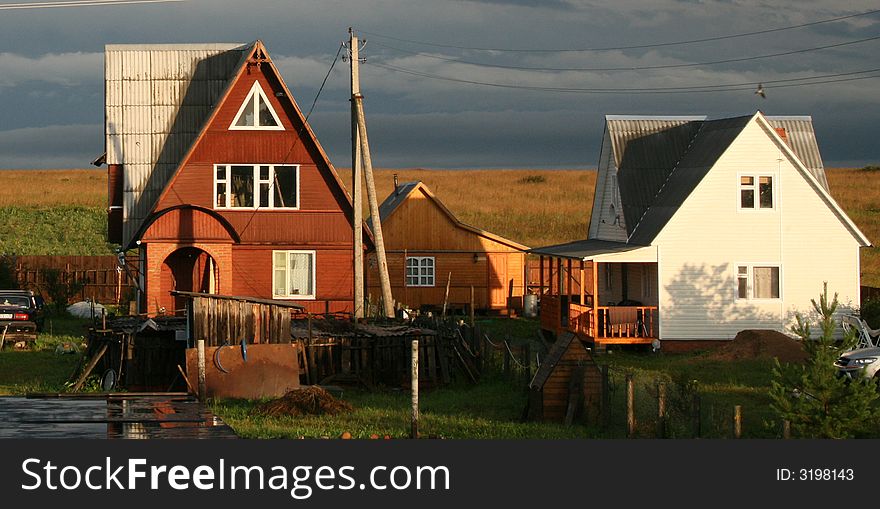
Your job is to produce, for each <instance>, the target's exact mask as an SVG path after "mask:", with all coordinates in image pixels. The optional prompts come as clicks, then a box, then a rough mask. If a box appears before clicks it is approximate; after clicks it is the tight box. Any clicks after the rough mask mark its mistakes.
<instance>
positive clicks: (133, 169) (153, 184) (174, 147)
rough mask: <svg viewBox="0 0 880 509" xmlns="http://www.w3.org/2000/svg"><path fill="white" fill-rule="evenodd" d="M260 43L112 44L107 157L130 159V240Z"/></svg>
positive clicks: (126, 221) (126, 199) (107, 65)
mask: <svg viewBox="0 0 880 509" xmlns="http://www.w3.org/2000/svg"><path fill="white" fill-rule="evenodd" d="M252 46H253V45H247V46H244V45H242V44H240V43H230V44H110V45H107V46H105V53H104V80H105V144H106V150H107V164H121V165H123V171H124V175H123V245H128V244H129V242H131V240H132V238H133V236H134V234H135V232H136V231H137V229H138V227H139V226H140V223H141V222H142V221H143V220H144V219H145V218H146V216H147V215H148V214H149V212H150V210H151V209H152V207H153V204H154V203H155V201H156V200H157V199H158V197H159V195H160V193H161V192H162V190H163V189H164V187H165V185H166V183H167V181H168V179H169V178H170V177H171V175H172V174H173V172H174V170H175V169H176V168H177V166H178V164H179V163H180V160H181V159H182V158H183V156H184V155H185V154H186V153H187V151H188V150H189V148H190V146H191V145H192V143H193V141H194V140H195V139H196V137H197V136H198V134H199V132H200V131H201V129H202V126H203V125H204V123H205V122H206V120H207V118H208V117H209V116H210V114H211V111H212V109H213V107H214V106H215V105H216V104H217V102H218V101H219V100H220V99H221V97H222V96H223V94H224V93H225V91H226V89H227V87H228V85H229V81H230V79H231V78H233V77H234V76H235V75H236V73H237V70H238V69H239V68H240V67H241V65H243V63H244V59H245V58H246V57H247V55H248V54H249V50H250V49H251V48H252Z"/></svg>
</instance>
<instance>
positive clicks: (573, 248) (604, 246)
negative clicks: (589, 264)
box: [529, 239, 645, 260]
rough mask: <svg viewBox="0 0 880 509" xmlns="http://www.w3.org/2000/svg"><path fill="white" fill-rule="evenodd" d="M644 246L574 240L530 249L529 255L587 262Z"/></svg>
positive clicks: (606, 241)
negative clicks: (602, 255) (597, 256)
mask: <svg viewBox="0 0 880 509" xmlns="http://www.w3.org/2000/svg"><path fill="white" fill-rule="evenodd" d="M642 247H645V246H639V245H636V244H632V243H626V242H613V241H610V240H599V239H588V240H576V241H574V242H568V243H565V244H557V245H555V246H546V247H539V248H535V249H530V250H529V253H531V254H536V255H545V256H555V257H558V258H571V259H573V260H588V259H590V258H591V257H593V256H596V255H600V254H609V253H623V252H626V251H633V250H635V249H639V248H642Z"/></svg>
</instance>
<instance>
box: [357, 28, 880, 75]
mask: <svg viewBox="0 0 880 509" xmlns="http://www.w3.org/2000/svg"><path fill="white" fill-rule="evenodd" d="M878 39H880V35H877V36H874V37H866V38H864V39H857V40H854V41H846V42H840V43H835V44H827V45H825V46H815V47H812V48H802V49H797V50H790V51H783V52H779V53H768V54H765V55H755V56H749V57H737V58H727V59H724V60H713V61H710V62H689V63H685V64H662V65H645V66H628V67H527V66H520V65H506V64H491V63H483V62H474V61H470V60H461V59H457V58H451V57H444V56H440V55H432V54H430V53H424V52H420V51H410V50H406V49H402V48H395V47H392V46H388V45H385V44H382V43H374V44H375V45H376V46H382V47H384V48H388V49H391V50H394V51H399V52H402V53H409V54H412V55H419V56H424V57H427V58H433V59H437V60H443V61H445V62H451V63H458V64H466V65H473V66H478V67H489V68H493V69H511V70H517V71H544V72H576V71H596V72H600V71H601V72H611V71H644V70H657V69H680V68H686V67H701V66H709V65H718V64H730V63H736V62H750V61H753V60H762V59H766V58H776V57H782V56H789V55H796V54H801V53H810V52H813V51H821V50H826V49H831V48H840V47H843V46H850V45H853V44H861V43H865V42H870V41H876V40H878Z"/></svg>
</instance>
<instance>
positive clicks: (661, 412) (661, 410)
mask: <svg viewBox="0 0 880 509" xmlns="http://www.w3.org/2000/svg"><path fill="white" fill-rule="evenodd" d="M657 436H658V437H659V438H666V383H665V382H658V383H657Z"/></svg>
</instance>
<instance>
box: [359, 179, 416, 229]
mask: <svg viewBox="0 0 880 509" xmlns="http://www.w3.org/2000/svg"><path fill="white" fill-rule="evenodd" d="M418 185H419V183H418V182H404V183H403V184H400V185H399V186H397V189H395V190H394V191H393V192H392V193H391V194H389V195H388V198H385V201H383V202H382V204H381V205H379V219H381V220H382V221H385V220H386V219H388V217H389V216H391V214H392V213H393V212H394V211H395V210H397V207H399V206H400V204H401V203H403V202H405V201H406V198H407V197H408V196H409V194H410V193H411V192H413V191H414V190H415V188H416V186H418ZM371 226H372V225H371Z"/></svg>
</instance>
